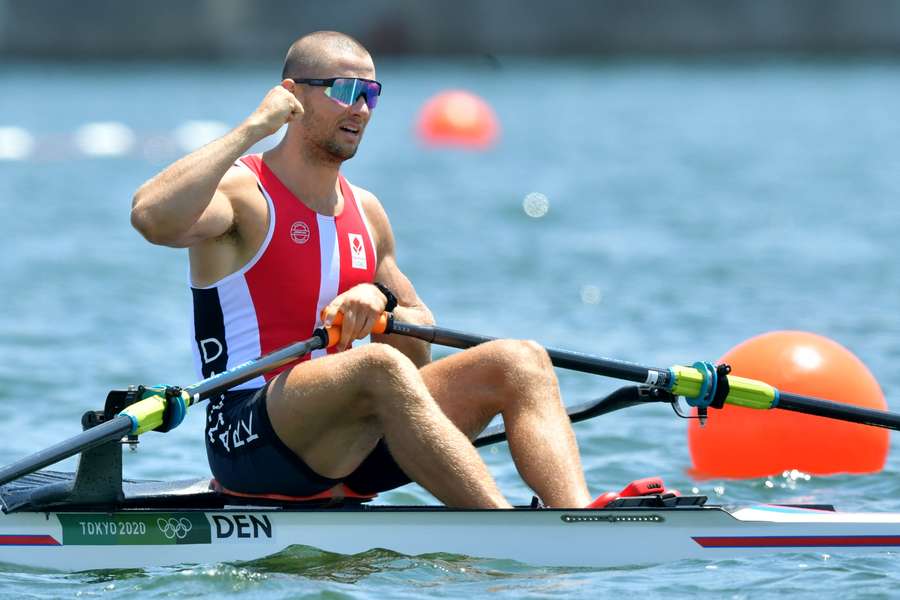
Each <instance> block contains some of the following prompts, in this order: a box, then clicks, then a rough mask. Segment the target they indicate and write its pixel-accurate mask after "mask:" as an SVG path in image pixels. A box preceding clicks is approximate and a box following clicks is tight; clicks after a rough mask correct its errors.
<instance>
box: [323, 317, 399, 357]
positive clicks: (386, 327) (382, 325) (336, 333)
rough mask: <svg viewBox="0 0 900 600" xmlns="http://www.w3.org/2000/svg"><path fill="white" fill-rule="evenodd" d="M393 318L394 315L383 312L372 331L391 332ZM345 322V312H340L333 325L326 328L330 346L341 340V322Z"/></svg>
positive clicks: (332, 322)
mask: <svg viewBox="0 0 900 600" xmlns="http://www.w3.org/2000/svg"><path fill="white" fill-rule="evenodd" d="M391 319H393V315H391V313H388V312H383V313H381V314H380V315H378V319H376V320H375V325H374V326H372V333H390V331H391V325H390V324H391ZM343 322H344V313H338V314H336V315H334V319H333V320H332V321H331V326H330V327H328V328H327V329H326V330H325V331H326V332H327V333H328V346H327V347H328V348H331V347H332V346H334V345H335V344H337V343H338V342H339V341H340V340H341V323H343Z"/></svg>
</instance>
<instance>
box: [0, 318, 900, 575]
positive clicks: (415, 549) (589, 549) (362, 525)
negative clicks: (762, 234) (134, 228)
mask: <svg viewBox="0 0 900 600" xmlns="http://www.w3.org/2000/svg"><path fill="white" fill-rule="evenodd" d="M385 323H386V329H385V330H384V331H386V332H388V333H398V334H400V335H412V336H414V337H420V338H422V339H426V340H428V341H430V342H434V343H440V344H444V345H450V346H455V347H468V346H472V345H475V344H478V343H481V342H483V341H486V340H488V339H491V338H486V337H482V336H476V335H472V334H464V333H460V332H455V331H452V330H448V329H442V328H437V327H425V326H416V325H409V324H404V323H393V321H392V320H391V319H389V318H388V319H386V320H385ZM334 334H335V331H334V330H330V331H325V330H316V332H315V335H314V337H313V338H310V339H309V340H306V341H303V342H297V343H296V344H293V345H291V346H288V347H286V348H283V349H281V350H278V351H276V352H273V353H271V354H269V355H266V356H264V357H261V358H259V359H256V360H254V361H250V362H248V363H246V364H244V365H240V366H238V367H236V368H234V369H232V370H230V371H226V372H224V373H220V374H218V375H215V376H213V377H210V378H209V379H206V380H204V381H201V382H198V383H196V384H194V385H192V386H189V387H188V388H185V389H181V388H173V387H167V388H165V389H155V390H147V389H145V388H142V387H138V388H130V389H129V390H128V391H113V392H110V394H109V396H108V397H107V401H106V406H105V407H104V410H103V411H98V412H94V411H91V412H88V413H86V414H85V416H84V418H83V419H82V424H83V426H84V428H85V431H83V432H82V433H81V434H79V435H77V436H74V437H72V438H70V439H68V440H65V441H63V442H60V443H59V444H57V445H55V446H53V447H51V448H47V449H46V450H43V451H41V452H38V453H36V454H34V455H32V456H29V457H26V458H24V459H22V460H20V461H17V462H16V463H14V464H12V465H8V466H6V467H3V468H0V508H2V510H3V513H2V514H0V562H5V563H11V564H15V565H22V566H27V567H38V568H50V569H60V570H65V571H73V570H86V569H110V568H144V567H152V566H163V565H182V564H210V563H219V562H234V561H247V560H253V559H258V558H262V557H265V556H269V555H272V554H275V553H278V552H280V551H282V550H284V549H286V548H289V547H290V546H294V545H303V546H313V547H315V548H318V549H321V550H326V551H330V552H338V553H344V554H354V553H358V552H364V551H366V550H369V549H372V548H386V549H390V550H393V551H396V552H399V553H402V554H407V555H417V554H423V553H433V552H445V553H453V554H462V555H467V556H472V557H482V558H498V559H512V560H517V561H520V562H522V563H526V564H530V565H536V566H572V567H580V566H585V567H612V566H620V565H636V564H648V563H658V562H665V561H671V560H679V559H694V558H699V559H709V560H716V559H722V558H728V557H738V556H752V555H769V554H771V553H773V552H818V553H827V554H837V553H851V552H857V553H858V552H872V551H876V550H879V549H882V550H883V549H894V548H898V547H900V513H898V514H895V513H852V512H848V513H843V512H838V511H835V510H833V509H832V508H831V507H829V506H778V505H766V506H755V507H749V508H742V509H738V510H729V509H726V508H724V507H720V506H708V505H706V497H704V496H677V495H675V494H672V493H667V492H665V490H664V489H660V487H650V486H647V487H646V488H644V490H643V491H642V492H641V493H643V494H645V495H637V496H635V495H624V496H623V497H619V498H616V499H614V500H612V501H611V502H610V503H609V504H607V505H606V506H605V507H604V508H593V509H555V508H542V507H540V506H535V507H519V508H515V509H506V510H462V509H453V508H447V507H444V506H384V505H370V504H365V503H361V502H351V501H347V500H344V501H342V502H341V503H340V504H338V505H334V506H322V505H321V504H315V503H309V502H304V503H291V504H285V503H278V502H272V501H269V500H265V499H261V498H238V497H235V496H232V495H227V494H223V493H220V492H216V491H212V490H211V489H210V482H209V481H208V480H200V481H193V482H181V483H167V482H133V481H123V479H122V455H121V444H120V440H121V438H123V436H128V437H129V438H130V439H132V440H133V441H137V436H138V435H139V434H142V433H144V432H146V431H151V430H160V431H167V430H169V429H170V428H171V427H174V426H176V425H177V424H178V423H179V422H180V420H181V417H183V414H184V412H185V410H186V409H187V408H188V407H189V406H191V405H193V404H196V403H197V402H199V401H202V400H203V399H206V398H209V397H211V396H213V395H215V394H218V393H221V392H222V391H224V390H226V389H229V388H231V387H233V386H235V385H237V384H239V383H241V382H243V381H247V380H249V379H251V378H253V377H256V376H258V375H260V374H261V373H264V372H266V371H268V370H271V369H274V368H277V367H278V366H281V365H283V364H285V363H287V362H289V361H291V360H293V359H295V358H297V357H298V356H302V355H303V354H305V353H308V352H310V351H312V350H314V349H317V348H323V347H325V346H327V345H328V344H329V341H332V342H333V341H334V340H335V339H336V336H335V335H334ZM548 353H549V355H550V357H551V360H553V362H554V364H555V365H557V366H559V367H563V368H569V369H575V370H580V371H585V372H589V373H595V374H599V375H606V376H610V377H616V378H619V379H625V380H628V381H633V382H637V383H641V384H643V385H632V386H628V387H625V388H622V389H620V390H618V391H616V392H614V393H613V394H611V395H610V396H607V397H606V398H602V399H600V400H597V401H594V402H589V403H586V404H583V405H580V406H576V407H573V408H571V409H569V416H570V418H571V419H572V421H573V422H574V421H580V420H584V419H588V418H591V417H594V416H598V415H602V414H605V413H608V412H611V411H613V410H618V409H621V408H626V407H629V406H633V405H636V404H642V403H647V402H664V403H669V404H672V405H673V407H676V408H677V406H678V397H679V396H682V397H685V398H687V400H688V402H689V403H690V404H692V405H693V406H695V407H697V409H698V413H699V414H700V416H701V417H703V416H706V415H707V414H708V410H707V409H709V408H713V409H715V408H720V407H721V406H722V404H725V403H727V404H738V405H741V406H748V407H752V408H757V409H773V408H777V409H782V410H792V411H798V412H803V413H808V414H815V415H819V416H823V417H827V418H832V419H840V420H844V421H849V422H855V423H863V424H867V425H872V426H878V427H886V428H890V429H895V430H896V429H900V415H897V414H894V413H888V412H883V411H875V410H870V409H864V408H860V407H855V406H849V405H845V404H838V403H834V402H829V401H827V400H822V399H818V398H811V397H805V396H799V395H796V394H789V393H785V392H781V391H779V390H777V389H775V388H773V387H772V386H769V385H767V384H765V383H763V382H758V381H754V380H750V379H744V378H739V377H729V376H728V368H727V366H723V365H720V366H718V367H716V366H714V365H710V364H708V363H694V366H693V367H682V366H675V367H672V368H671V369H655V368H650V367H643V366H640V365H637V364H634V363H627V362H623V361H616V360H612V359H606V358H600V357H593V356H589V355H585V354H579V353H574V352H566V351H562V350H553V349H549V350H548ZM676 412H677V410H676ZM503 439H505V432H504V431H503V427H502V425H499V426H495V427H492V428H489V429H488V430H486V431H485V432H484V433H482V434H481V435H480V436H479V438H478V439H477V440H476V441H475V444H476V445H477V446H484V445H487V444H491V443H494V442H498V441H501V440H503ZM75 454H80V455H81V459H80V462H79V466H78V471H77V473H76V474H74V475H73V474H59V473H54V472H46V471H39V469H42V468H44V467H46V466H48V465H51V464H54V463H55V462H58V461H59V460H62V459H64V458H67V457H69V456H73V455H75Z"/></svg>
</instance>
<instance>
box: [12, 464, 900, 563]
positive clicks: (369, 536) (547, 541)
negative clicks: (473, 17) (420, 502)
mask: <svg viewBox="0 0 900 600" xmlns="http://www.w3.org/2000/svg"><path fill="white" fill-rule="evenodd" d="M68 478H70V477H66V476H61V477H60V478H59V479H60V480H65V479H68ZM208 484H209V482H208V481H207V480H200V481H197V482H182V483H177V484H155V483H131V484H127V483H126V489H129V488H130V490H131V492H130V494H133V495H131V496H130V497H128V498H127V499H126V501H125V503H124V504H125V505H128V506H129V507H128V508H119V509H116V510H111V511H100V510H79V509H77V508H73V509H66V510H45V511H41V510H35V509H28V510H19V511H14V512H9V513H7V514H3V515H2V516H0V562H4V563H11V564H15V565H21V566H26V567H35V568H47V569H55V570H64V571H81V570H98V569H115V568H147V567H156V566H166V565H185V564H215V563H221V562H227V563H234V562H239V561H249V560H254V559H259V558H262V557H266V556H269V555H272V554H276V553H278V552H280V551H282V550H285V549H286V548H289V547H291V546H294V545H303V546H311V547H315V548H318V549H321V550H326V551H329V552H337V553H342V554H356V553H359V552H364V551H366V550H369V549H372V548H385V549H389V550H392V551H396V552H399V553H402V554H406V555H418V554H425V553H434V552H446V553H452V554H461V555H466V556H472V557H481V558H496V559H511V560H516V561H519V562H522V563H525V564H529V565H534V566H569V567H616V566H623V565H640V564H648V563H660V562H667V561H674V560H681V559H704V560H719V559H724V558H733V557H741V556H754V555H759V556H765V555H770V554H772V553H774V552H815V553H820V554H845V553H860V552H869V553H871V552H874V551H878V550H885V549H898V548H900V513H881V514H875V513H842V512H837V511H834V510H832V509H830V508H829V507H821V506H815V507H812V506H810V507H801V506H778V505H763V506H754V507H749V508H741V509H738V510H726V509H725V508H722V507H719V506H707V505H705V504H704V502H705V500H706V498H705V497H702V496H685V497H674V496H671V495H668V496H667V495H665V494H663V495H655V496H641V497H630V498H622V499H621V500H618V501H615V502H614V503H613V504H612V505H611V506H610V507H607V508H604V509H599V510H590V509H565V510H561V509H549V508H530V507H521V508H515V509H511V510H496V509H495V510H464V509H451V508H446V507H442V506H384V505H366V504H349V505H346V504H345V505H343V506H339V507H330V508H328V507H321V506H316V507H303V506H259V505H252V504H229V502H230V500H229V499H228V498H224V497H222V496H221V495H219V494H217V493H215V492H211V491H209V490H208V489H207V488H208ZM40 485H47V483H46V481H45V482H43V483H41V484H40ZM141 489H143V490H144V491H143V492H142V491H139V490H141ZM141 496H143V497H141Z"/></svg>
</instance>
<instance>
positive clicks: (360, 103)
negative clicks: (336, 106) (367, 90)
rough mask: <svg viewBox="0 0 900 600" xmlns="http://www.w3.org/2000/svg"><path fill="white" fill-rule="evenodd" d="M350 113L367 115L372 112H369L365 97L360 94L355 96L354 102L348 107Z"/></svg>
mask: <svg viewBox="0 0 900 600" xmlns="http://www.w3.org/2000/svg"><path fill="white" fill-rule="evenodd" d="M350 112H352V113H353V114H362V115H369V113H371V112H372V111H371V110H369V105H368V104H367V103H366V95H365V94H360V95H359V96H357V98H356V101H354V102H353V104H351V105H350Z"/></svg>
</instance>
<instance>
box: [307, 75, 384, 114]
mask: <svg viewBox="0 0 900 600" xmlns="http://www.w3.org/2000/svg"><path fill="white" fill-rule="evenodd" d="M293 82H294V83H305V84H306V85H312V86H316V87H324V88H325V95H326V96H328V97H329V98H331V99H332V100H334V101H335V102H337V103H338V104H340V105H341V106H350V105H351V104H353V103H354V102H356V100H357V98H359V97H360V96H365V98H366V106H368V107H369V110H372V109H373V108H375V105H376V104H378V96H380V95H381V84H380V83H378V82H377V81H375V80H374V79H360V78H359V77H333V78H331V79H294V80H293Z"/></svg>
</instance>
